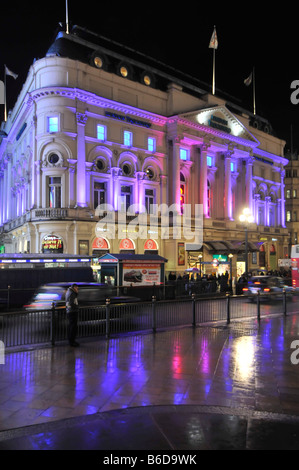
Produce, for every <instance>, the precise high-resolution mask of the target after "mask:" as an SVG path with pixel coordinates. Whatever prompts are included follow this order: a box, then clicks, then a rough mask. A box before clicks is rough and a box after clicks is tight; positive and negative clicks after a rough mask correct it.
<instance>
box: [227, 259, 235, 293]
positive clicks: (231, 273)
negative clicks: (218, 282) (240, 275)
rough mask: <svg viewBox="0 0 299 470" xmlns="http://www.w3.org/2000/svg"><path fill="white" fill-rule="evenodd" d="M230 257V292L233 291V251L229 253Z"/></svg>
mask: <svg viewBox="0 0 299 470" xmlns="http://www.w3.org/2000/svg"><path fill="white" fill-rule="evenodd" d="M228 257H229V288H230V292H231V293H233V267H232V261H233V257H234V255H233V254H232V253H230V254H229V255H228Z"/></svg>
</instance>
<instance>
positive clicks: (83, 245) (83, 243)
mask: <svg viewBox="0 0 299 470" xmlns="http://www.w3.org/2000/svg"><path fill="white" fill-rule="evenodd" d="M79 255H83V256H88V255H89V241H88V240H79Z"/></svg>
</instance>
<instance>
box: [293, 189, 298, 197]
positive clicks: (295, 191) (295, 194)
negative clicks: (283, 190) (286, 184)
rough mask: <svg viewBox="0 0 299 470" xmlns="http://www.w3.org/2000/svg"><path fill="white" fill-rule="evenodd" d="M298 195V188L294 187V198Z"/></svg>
mask: <svg viewBox="0 0 299 470" xmlns="http://www.w3.org/2000/svg"><path fill="white" fill-rule="evenodd" d="M296 197H297V189H293V198H296Z"/></svg>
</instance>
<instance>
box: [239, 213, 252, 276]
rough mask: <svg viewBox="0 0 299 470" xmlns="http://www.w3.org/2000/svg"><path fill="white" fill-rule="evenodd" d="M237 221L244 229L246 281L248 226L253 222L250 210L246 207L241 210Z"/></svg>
mask: <svg viewBox="0 0 299 470" xmlns="http://www.w3.org/2000/svg"><path fill="white" fill-rule="evenodd" d="M239 220H240V222H242V223H243V225H244V229H245V275H246V280H248V224H251V223H252V222H253V220H254V219H253V216H252V215H251V210H250V209H248V207H246V208H245V209H243V212H242V214H241V215H240V217H239Z"/></svg>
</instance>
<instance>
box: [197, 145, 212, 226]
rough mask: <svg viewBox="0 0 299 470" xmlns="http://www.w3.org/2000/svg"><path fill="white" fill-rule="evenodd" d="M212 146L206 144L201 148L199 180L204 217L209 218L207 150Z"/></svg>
mask: <svg viewBox="0 0 299 470" xmlns="http://www.w3.org/2000/svg"><path fill="white" fill-rule="evenodd" d="M209 146H210V144H207V143H204V144H202V145H201V146H200V150H201V152H200V180H199V201H200V204H202V205H203V215H204V217H209V213H208V193H207V190H208V187H207V186H208V185H207V179H208V166H207V150H208V148H209Z"/></svg>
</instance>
